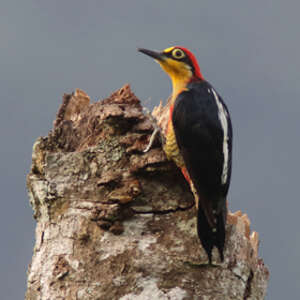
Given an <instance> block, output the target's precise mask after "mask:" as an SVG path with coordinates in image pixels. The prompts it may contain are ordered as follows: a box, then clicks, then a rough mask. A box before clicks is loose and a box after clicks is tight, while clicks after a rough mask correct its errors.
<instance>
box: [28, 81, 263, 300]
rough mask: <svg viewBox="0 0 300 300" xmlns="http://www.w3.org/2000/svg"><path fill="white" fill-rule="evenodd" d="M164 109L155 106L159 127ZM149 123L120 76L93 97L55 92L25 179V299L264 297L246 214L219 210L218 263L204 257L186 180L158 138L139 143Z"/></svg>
mask: <svg viewBox="0 0 300 300" xmlns="http://www.w3.org/2000/svg"><path fill="white" fill-rule="evenodd" d="M165 112H166V110H164V109H163V107H162V106H161V107H160V108H157V109H156V110H155V115H156V117H157V118H158V119H159V124H160V126H161V127H164V125H163V124H164V120H165ZM152 130H153V126H152V123H151V121H150V119H149V117H148V116H147V115H145V114H144V113H143V109H142V106H141V104H140V101H139V100H138V99H137V97H136V96H135V95H134V94H133V93H132V91H131V90H130V87H129V85H125V86H124V87H122V88H121V89H120V90H118V91H116V92H115V93H113V94H112V95H111V96H110V97H109V98H107V99H104V100H102V101H98V102H95V103H90V99H89V97H88V96H87V95H86V94H85V93H84V92H83V91H81V90H78V89H77V90H76V91H75V93H73V94H72V95H64V97H63V103H62V105H61V107H60V109H59V111H58V114H57V118H56V120H55V121H54V127H53V129H52V130H51V131H50V133H49V135H48V136H47V137H40V138H38V139H37V141H36V142H35V144H34V147H33V155H32V168H31V171H30V173H29V174H28V178H27V187H28V191H29V199H30V203H31V205H32V207H33V210H34V216H35V218H36V221H37V226H36V243H35V247H34V254H33V258H32V263H31V265H30V267H29V270H28V288H27V293H26V299H27V300H33V299H45V300H46V299H78V300H80V299H122V300H126V299H130V300H131V299H263V298H264V295H265V293H266V287H267V281H268V270H267V268H266V267H265V266H264V264H263V261H262V260H261V259H260V258H259V257H258V234H257V233H255V232H254V233H251V232H250V222H249V219H248V217H247V216H246V215H243V214H242V213H241V212H237V213H235V214H229V215H228V225H227V240H226V249H225V260H224V263H220V262H219V261H218V256H217V255H214V262H215V266H213V267H212V266H208V265H207V264H206V263H207V257H206V254H205V252H204V250H203V249H202V247H201V244H200V242H199V240H198V237H197V235H196V229H195V227H196V222H195V207H194V201H193V196H192V194H191V192H190V190H189V187H188V185H187V184H186V183H185V181H184V178H183V177H182V175H181V174H180V172H179V171H178V170H177V168H176V167H175V165H174V164H173V163H172V162H169V161H167V159H166V157H165V155H164V153H163V151H162V149H161V145H160V143H159V140H157V141H156V142H155V143H154V145H153V147H152V149H151V150H150V151H149V152H147V153H144V152H143V150H144V149H145V147H146V146H147V143H148V141H149V139H150V135H151V133H152ZM215 254H216V253H215Z"/></svg>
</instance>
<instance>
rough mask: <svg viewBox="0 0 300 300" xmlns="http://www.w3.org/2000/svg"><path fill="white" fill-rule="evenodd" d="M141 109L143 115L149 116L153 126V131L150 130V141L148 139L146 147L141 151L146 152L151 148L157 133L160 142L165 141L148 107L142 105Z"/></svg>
mask: <svg viewBox="0 0 300 300" xmlns="http://www.w3.org/2000/svg"><path fill="white" fill-rule="evenodd" d="M143 111H144V113H145V115H147V117H148V118H149V120H150V122H151V123H152V126H153V128H154V131H153V132H152V134H151V137H150V141H149V143H148V145H147V147H146V148H145V150H144V151H143V152H148V151H149V150H150V149H151V147H152V145H153V144H154V141H155V138H156V136H157V134H159V139H160V142H161V144H162V145H164V143H165V137H164V135H163V133H162V131H161V128H160V127H159V126H158V125H157V121H156V119H155V118H154V117H153V116H152V114H151V112H150V111H149V109H148V108H145V107H144V108H143Z"/></svg>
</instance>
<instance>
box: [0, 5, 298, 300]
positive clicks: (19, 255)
mask: <svg viewBox="0 0 300 300" xmlns="http://www.w3.org/2000/svg"><path fill="white" fill-rule="evenodd" d="M299 11H300V2H299V1H296V0H294V1H293V0H286V1H279V0H265V1H259V0H252V1H234V0H227V1H199V0H190V1H182V0H181V1H179V0H173V1H146V0H127V1H105V0H103V1H91V0H87V1H79V0H72V1H70V0H65V1H61V0H59V1H58V0H52V1H37V0H35V1H34V0H27V1H16V0H10V1H8V0H2V1H1V3H0V87H1V95H2V96H1V110H0V135H1V140H2V142H1V147H0V164H1V175H0V176H1V177H0V182H1V198H2V199H1V200H2V201H1V202H2V207H1V211H0V214H1V216H0V234H1V247H0V265H1V269H0V291H1V292H0V293H1V299H4V300H15V299H22V298H24V293H25V289H26V270H27V267H28V264H29V263H30V260H31V256H32V249H33V246H34V228H35V221H34V220H33V217H32V210H31V207H30V205H29V202H28V197H27V192H26V185H25V183H26V174H27V173H28V171H29V168H30V165H31V152H32V145H33V143H34V141H35V140H36V138H37V137H38V136H44V135H47V134H48V131H49V130H50V129H51V128H52V121H53V120H54V119H55V114H56V111H57V109H58V107H59V105H60V103H61V97H62V95H63V93H71V92H72V91H74V89H75V88H81V89H83V90H84V91H86V92H87V93H88V94H89V96H90V97H91V98H92V99H93V100H99V99H102V98H105V97H107V96H109V95H110V94H111V93H112V92H113V91H114V90H116V89H118V88H120V87H121V86H122V85H123V84H125V83H130V84H131V87H132V89H133V91H134V92H135V93H136V95H137V96H138V97H139V98H140V99H141V100H142V102H143V103H144V104H145V105H146V106H147V107H148V108H150V109H152V108H153V106H154V105H156V104H158V102H159V101H160V100H161V99H163V100H164V99H166V98H167V97H168V96H169V94H170V92H171V85H170V81H169V79H168V77H167V75H166V74H164V73H163V71H162V70H160V68H159V66H158V65H157V64H155V63H153V62H152V61H151V60H150V59H149V58H147V57H145V56H144V55H142V54H140V53H138V52H137V51H136V48H137V47H144V48H149V49H156V50H161V49H164V48H166V47H169V46H172V45H182V46H185V47H187V48H189V49H190V50H192V51H193V52H194V53H195V55H196V56H197V58H198V61H199V64H200V67H201V70H202V73H203V75H204V77H205V78H206V79H207V80H208V81H210V82H211V83H212V84H213V85H214V87H215V88H216V90H217V91H218V92H219V93H220V94H221V95H222V97H223V99H224V100H225V102H226V103H227V105H228V107H229V110H230V112H231V116H232V121H233V127H234V153H233V157H234V161H233V177H232V185H231V189H230V195H229V203H230V209H231V210H233V211H236V210H242V211H243V212H246V213H247V214H248V215H249V217H250V219H251V222H252V229H253V230H256V231H258V232H259V234H260V239H261V245H260V255H261V257H263V259H264V262H265V263H266V264H267V266H268V267H269V270H270V272H271V278H270V283H269V289H268V295H267V299H272V300H281V299H298V298H299V294H300V260H299V257H300V237H299V235H300V234H299V230H298V228H299V209H300V201H299V191H298V184H299V150H300V149H299V148H300V142H299V113H300V101H299V100H300V99H299V97H300V83H299V79H300V75H299V70H300V59H299V50H300V49H299V48H300V47H299V46H300V41H299V26H300V21H299Z"/></svg>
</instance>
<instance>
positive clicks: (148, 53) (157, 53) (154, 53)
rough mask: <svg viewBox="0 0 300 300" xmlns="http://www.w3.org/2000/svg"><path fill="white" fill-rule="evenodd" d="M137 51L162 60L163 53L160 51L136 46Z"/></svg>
mask: <svg viewBox="0 0 300 300" xmlns="http://www.w3.org/2000/svg"><path fill="white" fill-rule="evenodd" d="M138 51H139V52H142V53H144V54H146V55H148V56H150V57H152V58H154V59H157V60H163V58H164V55H163V53H161V52H156V51H152V50H147V49H144V48H138Z"/></svg>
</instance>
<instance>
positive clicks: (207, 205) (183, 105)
mask: <svg viewBox="0 0 300 300" xmlns="http://www.w3.org/2000/svg"><path fill="white" fill-rule="evenodd" d="M172 123H173V127H174V132H175V136H176V141H177V145H178V148H179V150H180V153H181V155H182V158H183V161H184V165H185V167H186V169H187V171H188V174H189V177H190V179H191V181H192V183H193V185H194V188H195V190H196V193H197V196H198V201H199V205H198V214H199V218H198V234H199V236H200V239H201V241H202V244H205V242H206V241H207V240H210V236H212V238H211V239H212V240H211V241H210V242H209V245H208V248H210V247H211V248H212V247H213V245H216V246H217V247H218V249H220V248H222V249H223V247H224V240H225V219H226V196H227V192H228V188H229V182H230V176H231V148H232V127H231V121H230V117H229V113H228V110H227V107H226V106H225V104H224V102H223V100H222V99H221V97H220V96H219V95H218V94H217V92H216V91H215V90H214V89H213V87H212V86H211V85H210V84H209V83H208V82H206V81H204V80H201V81H196V82H192V83H190V84H188V85H187V89H186V90H185V91H183V92H181V93H180V94H179V95H178V96H177V98H176V100H175V103H174V108H173V113H172ZM199 219H200V220H199ZM222 220H223V221H222ZM199 222H200V223H201V224H200V223H199ZM221 223H222V224H221ZM199 227H202V228H199ZM199 231H200V232H199ZM203 231H206V233H204V232H203ZM214 231H217V233H216V234H219V235H220V236H219V237H217V236H216V234H213V232H214ZM201 235H202V238H201ZM203 236H204V237H203ZM216 239H217V240H219V242H218V241H217V240H216ZM203 241H204V242H203ZM217 244H219V245H217ZM222 251H223V250H222ZM222 255H223V254H222ZM222 255H221V256H222Z"/></svg>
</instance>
